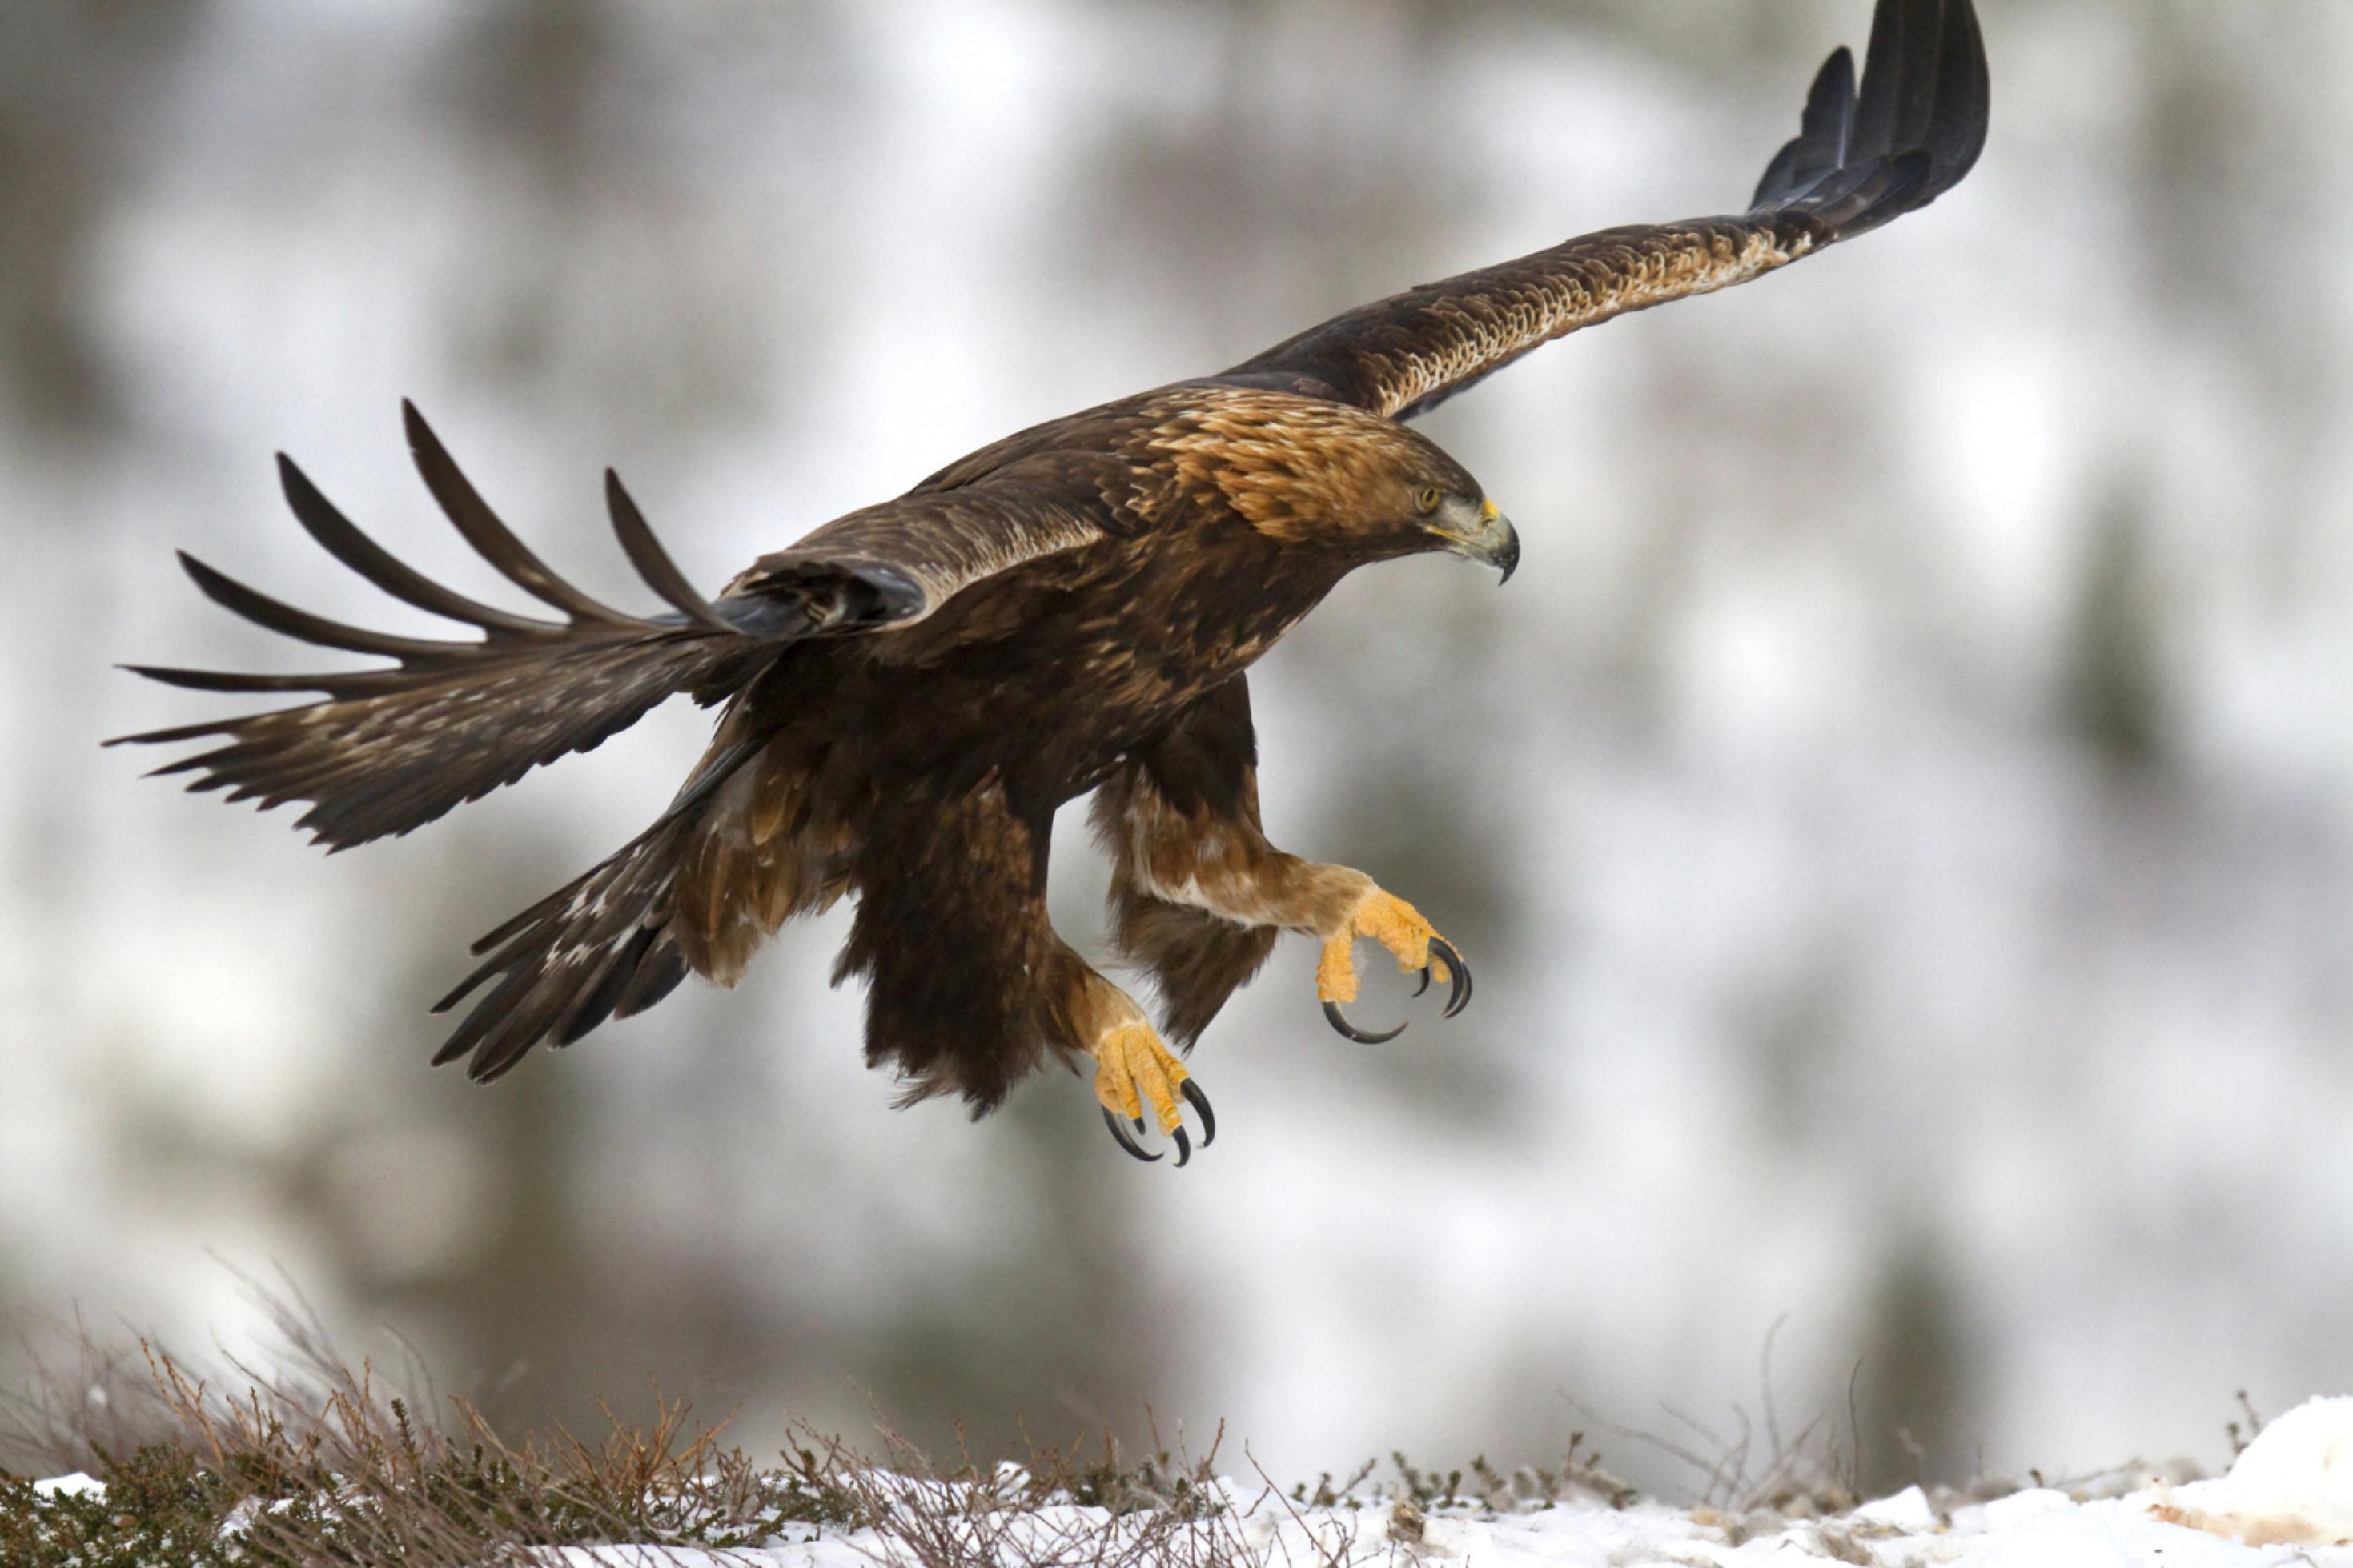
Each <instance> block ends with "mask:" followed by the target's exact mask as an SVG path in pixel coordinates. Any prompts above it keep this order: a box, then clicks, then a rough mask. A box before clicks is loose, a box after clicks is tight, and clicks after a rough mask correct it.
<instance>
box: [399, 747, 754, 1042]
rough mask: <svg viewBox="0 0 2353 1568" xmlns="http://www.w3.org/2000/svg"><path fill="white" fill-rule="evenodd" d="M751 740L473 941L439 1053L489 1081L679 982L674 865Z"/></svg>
mask: <svg viewBox="0 0 2353 1568" xmlns="http://www.w3.org/2000/svg"><path fill="white" fill-rule="evenodd" d="M758 750H759V747H758V746H757V745H756V744H754V743H750V742H743V743H738V744H737V745H734V746H733V747H730V748H728V749H727V750H725V751H723V752H718V753H716V754H714V755H713V756H712V757H711V758H709V759H707V760H706V761H705V762H704V763H703V765H702V767H701V768H699V769H697V770H696V772H695V775H694V777H693V778H692V779H691V780H690V781H689V782H688V784H687V786H686V788H685V789H684V790H682V791H681V792H680V794H679V797H678V798H677V799H676V800H675V801H673V802H671V803H670V809H669V810H668V811H666V812H664V813H663V814H662V816H661V819H660V820H659V821H658V822H656V823H655V824H654V825H653V826H651V827H649V828H648V829H646V831H645V832H643V833H641V834H639V835H638V837H635V838H633V839H631V840H630V841H629V842H628V844H626V845H624V846H623V847H621V849H620V851H619V852H618V853H617V854H615V855H613V856H612V857H611V858H608V859H607V860H605V861H604V862H603V863H601V864H599V865H597V866H596V867H594V868H591V869H589V870H588V871H586V873H584V874H583V875H581V876H579V877H577V878H575V879H573V880H572V881H570V882H567V883H565V885H564V886H563V887H561V888H558V889H556V890H555V891H554V892H553V893H550V894H549V895H548V896H547V897H546V898H544V899H542V900H540V901H539V902H537V903H535V904H533V905H532V906H531V908H529V909H527V910H523V911H522V913H521V914H519V915H516V916H515V917H514V918H513V919H512V920H510V921H507V922H506V923H505V924H503V925H501V926H500V927H499V928H498V929H497V930H496V931H491V932H490V933H489V934H488V935H486V936H484V937H483V938H481V940H480V941H479V942H475V943H474V952H475V953H476V954H477V955H478V956H480V957H481V959H482V962H481V963H480V966H479V967H478V968H476V969H475V970H474V972H473V973H470V974H469V975H467V976H466V978H465V979H464V980H462V981H460V982H459V984H458V986H457V988H456V989H454V990H452V991H451V992H450V993H449V994H448V995H447V996H444V997H442V998H441V1000H440V1001H438V1002H436V1003H435V1004H434V1005H433V1010H434V1011H435V1012H436V1013H447V1012H448V1011H449V1010H450V1009H452V1008H454V1007H456V1006H457V1005H458V1004H459V1003H460V1002H463V1001H464V1000H466V998H467V997H469V996H470V995H473V994H475V993H476V992H477V991H480V992H481V995H480V999H479V1000H477V1001H476V1002H475V1003H474V1005H473V1006H472V1007H471V1008H470V1009H469V1010H468V1012H467V1014H466V1016H465V1017H464V1018H463V1019H461V1020H460V1021H459V1025H458V1027H457V1029H456V1030H455V1031H454V1032H453V1033H451V1035H450V1037H449V1038H448V1041H447V1042H445V1043H444V1044H443V1045H442V1047H441V1048H440V1050H439V1051H438V1052H437V1053H435V1055H434V1058H433V1063H434V1065H435V1066H436V1067H438V1066H440V1065H441V1064H443V1063H445V1062H453V1061H456V1060H457V1059H458V1058H460V1057H464V1056H468V1055H470V1056H471V1057H472V1058H473V1060H472V1061H471V1062H470V1063H469V1064H468V1066H467V1068H466V1072H467V1076H468V1077H470V1078H473V1079H480V1080H482V1081H485V1082H487V1081H488V1080H490V1079H494V1078H497V1077H498V1076H499V1075H501V1073H503V1072H505V1071H506V1070H507V1069H508V1068H512V1067H513V1066H514V1065H515V1063H517V1062H519V1061H521V1060H522V1058H523V1056H524V1054H525V1053H526V1052H528V1051H529V1050H530V1049H531V1048H532V1047H533V1046H535V1045H538V1044H539V1043H541V1042H542V1041H546V1042H548V1043H550V1044H553V1045H557V1046H568V1045H570V1044H571V1043H572V1042H573V1041H575V1040H576V1039H578V1038H580V1037H581V1036H583V1035H585V1034H586V1033H588V1031H589V1030H591V1029H593V1028H595V1027H596V1026H597V1025H599V1024H601V1023H603V1022H604V1021H605V1020H606V1019H607V1018H626V1017H628V1016H630V1015H632V1014H635V1013H641V1012H643V1011H645V1010H646V1009H647V1008H649V1007H650V1006H652V1005H654V1004H655V1003H657V1002H659V1001H660V1000H661V999H662V998H663V997H665V996H667V995H669V994H670V992H671V991H673V990H675V989H676V988H677V986H678V984H679V982H680V981H681V980H684V979H685V978H686V974H687V963H686V959H685V956H684V955H683V954H682V953H681V952H680V951H679V946H678V943H677V942H675V941H674V940H672V938H671V936H670V916H671V912H672V910H673V908H674V904H673V897H672V895H673V892H674V889H676V887H677V883H678V873H679V867H680V865H681V862H682V861H683V859H684V858H685V855H686V852H687V848H688V847H689V845H690V844H691V842H692V840H693V837H694V835H695V833H696V832H697V831H698V830H699V829H700V827H701V826H702V807H703V804H704V802H705V801H706V800H708V799H709V797H710V795H711V793H712V791H713V790H715V789H716V788H718V786H719V785H720V784H723V783H725V782H726V780H727V778H728V776H729V775H730V774H732V773H734V771H735V770H736V769H737V768H738V767H740V766H742V765H743V763H744V762H746V761H747V760H749V759H750V758H751V757H752V756H753V755H754V754H755V753H756V752H758ZM486 984H487V985H488V986H489V989H488V990H487V991H484V990H482V987H483V986H485V985H486Z"/></svg>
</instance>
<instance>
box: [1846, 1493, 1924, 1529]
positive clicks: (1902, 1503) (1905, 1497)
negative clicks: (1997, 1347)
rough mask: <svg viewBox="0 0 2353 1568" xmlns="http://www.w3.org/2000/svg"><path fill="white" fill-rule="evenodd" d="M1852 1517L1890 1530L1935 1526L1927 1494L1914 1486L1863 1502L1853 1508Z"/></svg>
mask: <svg viewBox="0 0 2353 1568" xmlns="http://www.w3.org/2000/svg"><path fill="white" fill-rule="evenodd" d="M1854 1517H1855V1518H1856V1519H1857V1520H1859V1521H1862V1523H1864V1524H1883V1525H1885V1526H1887V1527H1888V1528H1889V1529H1891V1530H1934V1529H1936V1510H1935V1509H1933V1508H1930V1507H1929V1506H1928V1494H1927V1493H1926V1492H1924V1491H1922V1490H1921V1489H1919V1488H1918V1487H1916V1486H1911V1487H1905V1489H1903V1490H1902V1491H1900V1492H1897V1493H1896V1494H1895V1495H1894V1497H1883V1498H1880V1499H1878V1500H1875V1501H1873V1502H1867V1503H1864V1504H1863V1505H1862V1507H1861V1508H1859V1509H1856V1510H1854Z"/></svg>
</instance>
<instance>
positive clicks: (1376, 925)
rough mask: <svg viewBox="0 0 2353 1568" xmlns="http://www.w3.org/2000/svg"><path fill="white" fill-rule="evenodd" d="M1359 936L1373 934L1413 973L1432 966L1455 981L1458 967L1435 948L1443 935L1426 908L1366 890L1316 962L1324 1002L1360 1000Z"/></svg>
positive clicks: (1317, 984)
mask: <svg viewBox="0 0 2353 1568" xmlns="http://www.w3.org/2000/svg"><path fill="white" fill-rule="evenodd" d="M1358 937H1370V938H1372V939H1373V940H1374V941H1375V942H1379V943H1380V944H1381V945H1382V946H1383V947H1385V948H1387V949H1388V951H1389V954H1390V956H1391V957H1393V958H1395V959H1396V960H1397V961H1398V968H1399V969H1401V970H1403V971H1404V972H1406V973H1409V974H1411V973H1418V972H1419V971H1420V970H1423V969H1427V970H1429V971H1430V974H1431V977H1432V978H1434V979H1437V980H1440V981H1448V982H1451V980H1452V978H1453V972H1452V971H1451V970H1450V969H1448V968H1447V967H1446V962H1445V960H1443V959H1441V958H1439V957H1437V956H1436V955H1434V954H1433V953H1432V952H1430V943H1431V942H1434V941H1436V940H1438V932H1437V931H1436V930H1435V929H1433V928H1432V927H1431V925H1430V922H1429V921H1426V920H1423V919H1422V918H1421V911H1420V910H1417V909H1415V908H1414V907H1413V906H1412V905H1411V904H1409V903H1407V902H1406V901H1405V900H1403V899H1400V898H1398V897H1397V896H1396V895H1395V894H1392V893H1385V892H1382V891H1381V890H1380V889H1378V888H1376V889H1373V890H1372V891H1371V892H1369V893H1366V895H1365V896H1364V898H1363V900H1360V901H1359V902H1358V903H1357V905H1356V908H1355V909H1354V910H1351V911H1349V915H1348V924H1347V927H1346V929H1345V930H1343V931H1338V932H1336V933H1335V934H1334V935H1333V936H1332V937H1330V938H1329V939H1327V940H1326V941H1325V942H1324V955H1323V957H1322V958H1321V959H1319V960H1318V961H1317V962H1316V964H1315V994H1316V996H1317V997H1318V999H1320V1000H1322V1001H1325V1002H1354V1001H1355V1000H1356V954H1355V951H1354V950H1355V947H1356V939H1357V938H1358Z"/></svg>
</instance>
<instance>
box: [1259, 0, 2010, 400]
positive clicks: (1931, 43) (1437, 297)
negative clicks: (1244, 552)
mask: <svg viewBox="0 0 2353 1568" xmlns="http://www.w3.org/2000/svg"><path fill="white" fill-rule="evenodd" d="M1986 118H1987V87H1986V59H1985V44H1984V40H1983V39H1982V38H1981V37H1980V36H1979V34H1978V19H1977V15H1976V13H1975V11H1974V10H1972V9H1971V5H1970V0H1879V8H1878V11H1877V13H1876V14H1875V15H1874V16H1873V18H1872V24H1871V45H1870V47H1869V50H1868V52H1867V54H1866V56H1865V60H1864V65H1863V72H1862V90H1861V92H1860V94H1858V93H1857V91H1856V87H1855V76H1854V60H1853V57H1852V56H1851V55H1850V54H1849V53H1848V52H1847V51H1846V50H1845V49H1843V48H1841V49H1839V50H1838V51H1837V52H1836V53H1834V54H1832V55H1831V58H1830V59H1829V61H1828V62H1827V63H1826V64H1825V65H1824V66H1823V67H1822V68H1821V73H1820V75H1819V76H1817V77H1816V78H1815V79H1814V85H1813V90H1812V92H1811V93H1810V95H1809V96H1808V98H1807V100H1806V111H1805V118H1804V120H1803V121H1801V124H1800V129H1799V133H1798V136H1797V137H1796V139H1795V140H1793V141H1792V142H1789V144H1788V146H1786V147H1784V148H1782V149H1781V151H1780V153H1778V155H1777V156H1776V157H1775V158H1774V159H1773V162H1772V163H1770V164H1769V165H1768V166H1767V168H1766V171H1765V177H1764V179H1763V180H1762V181H1761V182H1760V183H1759V184H1757V194H1756V196H1755V198H1754V200H1753V203H1752V205H1750V207H1749V209H1748V211H1747V212H1746V213H1744V214H1742V215H1740V216H1728V217H1711V218H1694V219H1692V220H1690V221H1688V222H1684V223H1670V224H1641V225H1634V226H1629V227H1625V228H1611V229H1603V230H1601V231H1600V232H1599V233H1598V234H1588V235H1585V236H1582V237H1579V238H1576V239H1572V240H1568V241H1567V242H1566V243H1564V244H1561V245H1556V246H1554V247H1552V248H1551V249H1549V250H1539V251H1537V252H1535V254H1534V255H1531V256H1524V257H1522V258H1519V259H1518V260H1516V261H1506V262H1504V263H1503V264H1502V265H1500V266H1496V267H1488V268H1481V269H1480V270H1478V271H1476V272H1466V273H1463V274H1462V275H1461V276H1460V277H1457V278H1450V279H1446V280H1445V281H1443V282H1440V283H1429V284H1424V285H1422V286H1421V287H1419V288H1417V289H1408V290H1407V291H1406V292H1404V293H1402V294H1395V295H1392V296H1390V297H1389V298H1388V299H1386V300H1378V301H1376V302H1375V303H1373V304H1370V305H1365V306H1362V307H1360V308H1358V309H1356V310H1350V311H1348V312H1347V313H1346V314H1345V315H1340V316H1335V317H1334V318H1333V319H1332V320H1330V321H1326V322H1324V324H1323V325H1321V326H1318V327H1314V328H1311V329H1309V330H1308V331H1304V332H1302V333H1300V334H1299V335H1298V336H1296V337H1294V338H1291V339H1288V340H1286V341H1285V342H1281V343H1277V344H1276V345H1275V346H1274V347H1273V348H1271V349H1269V350H1267V351H1266V352H1265V353H1261V354H1260V355H1258V356H1257V357H1256V358H1254V359H1250V360H1247V361H1245V362H1244V363H1240V364H1239V365H1236V366H1235V367H1234V368H1233V369H1232V370H1230V371H1229V372H1227V373H1226V374H1229V375H1236V376H1240V375H1266V374H1277V375H1285V376H1295V377H1305V378H1308V379H1310V380H1312V381H1314V382H1317V383H1320V384H1322V386H1323V387H1324V388H1325V389H1327V393H1328V395H1331V396H1334V397H1336V398H1338V399H1339V400H1341V401H1343V402H1346V403H1354V404H1356V405H1361V406H1363V407H1366V408H1370V409H1373V410H1375V411H1376V412H1377V413H1380V414H1384V415H1388V416H1392V417H1395V418H1398V419H1409V418H1411V417H1412V416H1415V415H1417V414H1420V413H1423V412H1426V411H1427V410H1429V409H1431V408H1434V407H1436V406H1437V405H1439V404H1440V403H1441V402H1443V401H1445V400H1446V399H1447V398H1449V397H1451V396H1452V395H1454V394H1455V393H1458V392H1460V391H1461V390H1462V389H1464V388H1465V387H1468V386H1471V385H1472V384H1476V383H1477V382H1478V381H1480V380H1481V379H1482V378H1483V377H1485V376H1488V375H1491V374H1493V373H1494V372H1496V371H1498V370H1501V369H1502V368H1503V367H1504V366H1505V365H1507V364H1509V363H1512V362H1513V361H1514V360H1515V359H1517V358H1519V357H1520V356H1521V355H1522V354H1524V353H1527V352H1528V351H1529V350H1530V349H1533V348H1535V347H1537V346H1538V345H1540V344H1543V343H1547V342H1551V341H1552V340H1553V339H1555V338H1557V337H1561V336H1564V335H1566V334H1567V333H1569V332H1573V331H1577V329H1578V328H1579V327H1588V326H1592V325H1594V324H1595V323H1597V322H1600V321H1608V320H1609V318H1610V317H1612V316H1616V315H1620V314H1622V313H1624V312H1625V311H1628V310H1643V309H1645V308H1647V307H1649V306H1651V305H1661V304H1664V303H1666V302H1667V301H1668V300H1680V299H1682V298H1683V296H1685V295H1687V294H1703V293H1706V292H1708V291H1710V290H1712V289H1725V288H1729V287H1730V286H1732V285H1733V284H1736V283H1746V282H1747V281H1748V280H1749V279H1752V278H1757V277H1761V276H1763V275H1764V274H1765V273H1767V272H1770V271H1772V270H1774V269H1775V268H1780V267H1786V266H1788V264H1789V263H1790V262H1792V261H1795V260H1797V259H1798V258H1799V257H1802V256H1808V255H1810V254H1812V253H1813V252H1815V251H1817V250H1820V249H1821V248H1822V247H1825V246H1829V245H1835V244H1836V243H1838V242H1839V241H1840V240H1842V239H1851V238H1852V237H1854V236H1856V235H1859V234H1867V233H1869V232H1870V231H1871V230H1873V229H1874V228H1877V227H1879V226H1881V225H1882V224H1884V223H1889V222H1892V221H1894V219H1895V218H1898V217H1901V216H1903V215H1904V214H1905V213H1908V212H1915V211H1917V210H1918V209H1919V208H1921V207H1924V206H1926V205H1928V204H1929V203H1930V202H1932V201H1935V200H1936V198H1937V197H1938V196H1940V195H1943V194H1944V193H1945V192H1947V191H1948V190H1950V189H1952V187H1953V186H1954V185H1956V184H1958V183H1959V182H1960V179H1961V176H1962V175H1964V174H1968V172H1969V168H1970V166H1971V165H1972V164H1974V163H1976V162H1977V159H1978V152H1979V151H1980V150H1981V149H1982V148H1983V147H1984V145H1985V138H1986Z"/></svg>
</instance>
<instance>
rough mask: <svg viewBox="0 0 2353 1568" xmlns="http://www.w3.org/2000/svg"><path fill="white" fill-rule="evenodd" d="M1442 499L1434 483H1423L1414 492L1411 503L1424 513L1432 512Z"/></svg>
mask: <svg viewBox="0 0 2353 1568" xmlns="http://www.w3.org/2000/svg"><path fill="white" fill-rule="evenodd" d="M1444 499H1445V498H1444V497H1442V496H1440V494H1439V493H1438V487H1437V486H1436V485H1424V486H1422V488H1421V489H1419V490H1416V491H1415V492H1414V497H1413V504H1414V505H1416V506H1418V507H1419V508H1420V509H1421V510H1423V511H1424V512H1425V513H1428V512H1433V511H1436V510H1438V503H1439V502H1440V500H1444Z"/></svg>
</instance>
